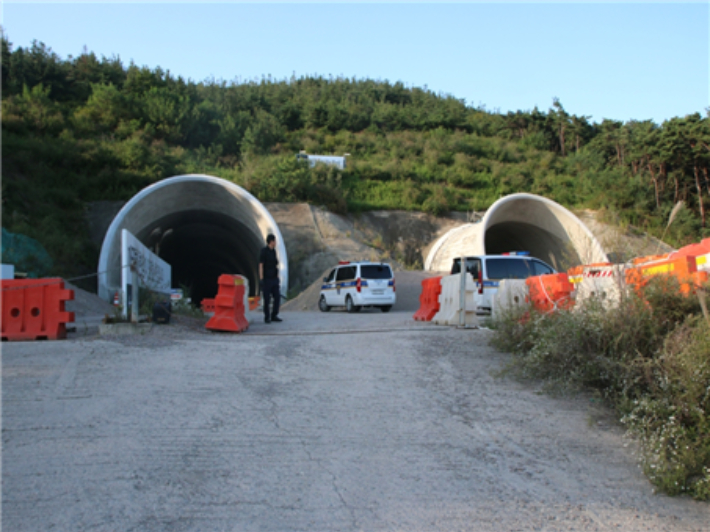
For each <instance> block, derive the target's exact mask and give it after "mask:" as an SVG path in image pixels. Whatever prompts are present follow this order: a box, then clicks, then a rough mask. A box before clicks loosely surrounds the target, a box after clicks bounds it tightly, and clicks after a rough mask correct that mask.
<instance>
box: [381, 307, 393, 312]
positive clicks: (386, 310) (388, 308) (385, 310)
mask: <svg viewBox="0 0 710 532" xmlns="http://www.w3.org/2000/svg"><path fill="white" fill-rule="evenodd" d="M380 310H381V311H382V312H389V311H390V310H392V305H384V306H382V307H380Z"/></svg>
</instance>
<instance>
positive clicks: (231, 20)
mask: <svg viewBox="0 0 710 532" xmlns="http://www.w3.org/2000/svg"><path fill="white" fill-rule="evenodd" d="M2 26H3V29H4V31H5V33H6V36H7V38H8V39H9V40H10V41H11V42H12V43H13V47H14V48H17V47H19V46H23V47H26V46H29V45H31V43H32V41H33V40H34V39H37V40H38V41H42V42H44V43H45V44H46V45H48V46H50V47H51V48H52V49H53V50H54V51H55V52H56V53H57V54H58V55H59V56H61V57H63V58H66V57H67V56H69V55H73V56H77V55H79V54H81V52H82V49H83V48H84V47H86V48H87V49H88V50H89V51H93V52H95V53H96V54H97V55H98V56H102V55H103V56H107V57H111V56H114V55H117V56H119V57H120V58H121V60H122V61H123V62H124V65H128V64H129V63H130V61H133V62H135V63H136V64H138V65H146V66H149V67H150V68H155V67H158V66H160V67H161V68H163V69H164V70H170V72H171V73H173V74H175V75H180V76H183V77H184V78H189V79H192V80H194V81H203V80H205V79H208V78H215V79H218V80H220V79H222V80H225V81H227V82H231V81H234V80H249V79H254V78H261V77H262V76H268V75H271V76H272V77H274V78H276V79H286V78H290V77H291V76H292V75H293V74H295V75H296V77H299V76H303V75H323V76H330V75H332V76H344V77H348V78H353V77H355V78H372V79H380V80H389V81H391V82H396V81H401V82H402V83H404V84H405V85H407V86H417V87H424V86H427V87H428V88H429V89H431V90H433V91H436V92H441V93H446V94H451V95H452V96H455V97H456V98H461V99H464V100H465V101H466V103H467V104H469V105H473V106H476V107H485V109H487V110H489V111H499V112H502V113H505V112H508V111H516V110H531V109H532V108H534V107H535V106H537V107H538V108H539V109H541V110H547V109H549V108H550V107H551V105H552V100H553V98H555V97H557V98H559V99H560V101H561V102H562V104H563V106H564V107H565V109H566V110H567V111H568V112H570V113H573V114H576V115H586V116H590V117H591V120H593V121H595V122H600V121H601V120H602V119H604V118H610V119H615V120H623V121H627V120H632V119H633V120H645V119H652V120H654V121H656V122H658V123H661V122H662V121H663V120H666V119H668V118H671V117H673V116H685V115H686V114H689V113H694V112H700V113H703V114H704V113H705V110H706V109H707V108H708V107H710V82H709V75H710V74H709V68H710V66H709V63H710V53H709V52H710V35H709V26H710V8H709V4H708V2H700V1H696V2H688V3H678V2H675V3H653V2H635V3H625V4H618V3H611V2H594V3H581V2H571V1H568V2H548V3H533V2H515V3H514V2H504V3H495V4H493V3H483V2H457V3H449V4H431V3H421V2H392V3H388V4H379V3H369V2H354V3H332V2H318V3H298V2H280V3H259V4H255V3H244V2H229V1H222V2H215V3H199V4H198V3H189V2H156V3H150V4H146V3H138V2H131V3H129V2H123V3H120V2H117V3H106V2H75V3H61V2H52V1H49V2H47V1H45V2H26V1H25V2H18V1H12V0H10V1H7V0H6V1H5V2H3V7H2Z"/></svg>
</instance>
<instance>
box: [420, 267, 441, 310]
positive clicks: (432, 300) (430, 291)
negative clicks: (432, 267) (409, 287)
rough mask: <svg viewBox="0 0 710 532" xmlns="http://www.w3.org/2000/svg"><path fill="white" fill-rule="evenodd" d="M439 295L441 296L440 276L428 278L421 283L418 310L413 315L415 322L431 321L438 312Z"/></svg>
mask: <svg viewBox="0 0 710 532" xmlns="http://www.w3.org/2000/svg"><path fill="white" fill-rule="evenodd" d="M439 294H441V276H438V277H430V278H428V279H424V280H423V281H422V293H421V294H420V295H419V310H417V311H416V312H415V313H414V319H415V320H417V321H431V320H432V318H433V317H434V316H435V315H436V313H437V312H439Z"/></svg>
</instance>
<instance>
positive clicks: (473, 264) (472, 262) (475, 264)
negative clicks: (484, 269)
mask: <svg viewBox="0 0 710 532" xmlns="http://www.w3.org/2000/svg"><path fill="white" fill-rule="evenodd" d="M466 270H467V271H468V273H470V274H471V277H473V280H474V281H475V280H476V279H478V273H479V272H480V271H481V260H480V259H467V260H466Z"/></svg>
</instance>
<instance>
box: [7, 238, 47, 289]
mask: <svg viewBox="0 0 710 532" xmlns="http://www.w3.org/2000/svg"><path fill="white" fill-rule="evenodd" d="M2 263H3V264H14V265H15V271H16V272H27V276H28V277H46V276H47V275H49V273H50V272H51V270H52V266H54V262H53V261H52V257H50V256H49V253H47V250H45V249H44V248H43V247H42V244H40V243H39V242H37V241H36V240H35V239H34V238H30V237H28V236H25V235H17V234H14V233H11V232H10V231H7V230H6V229H5V228H4V227H3V228H2Z"/></svg>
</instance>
